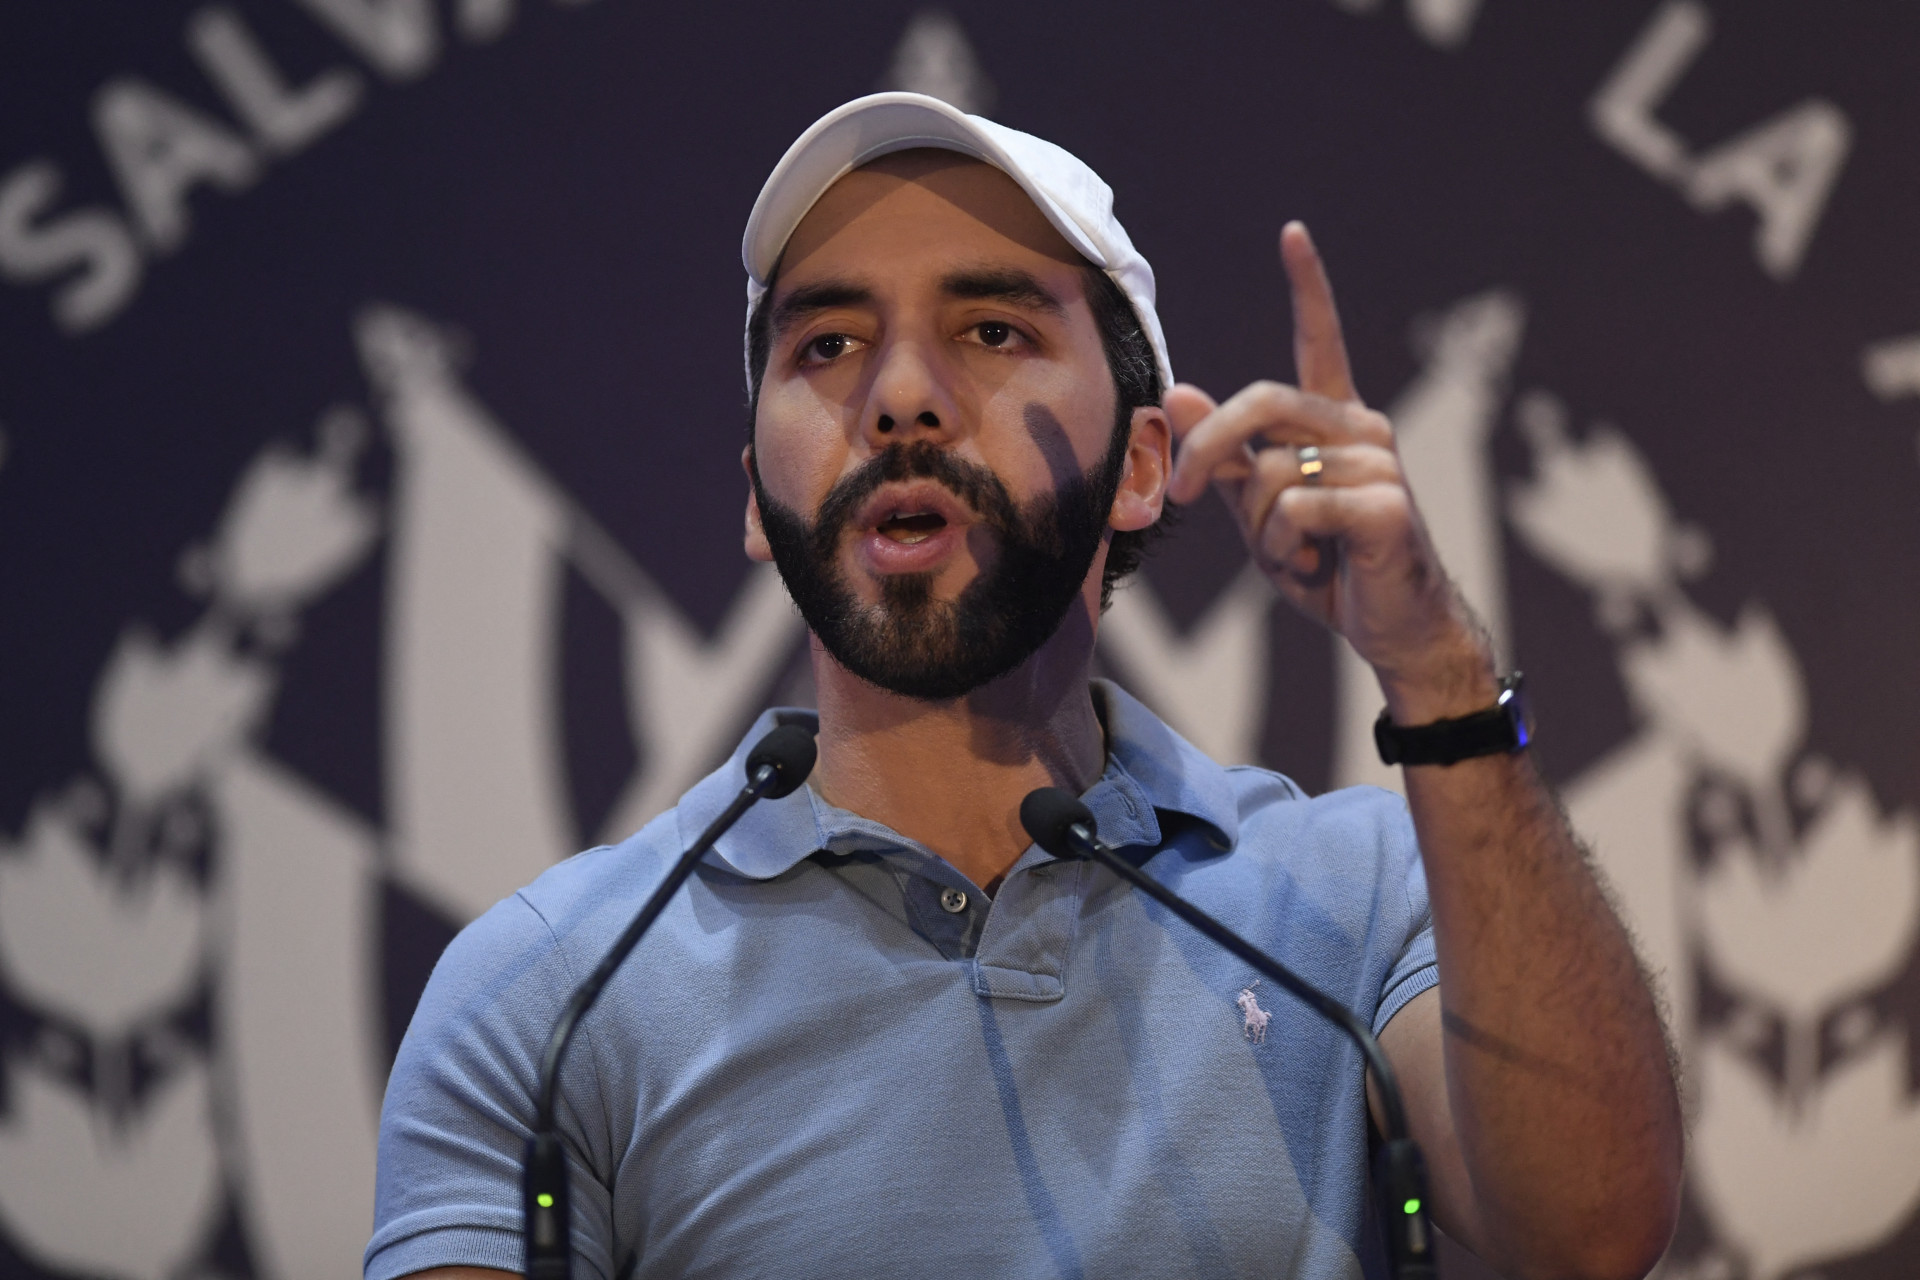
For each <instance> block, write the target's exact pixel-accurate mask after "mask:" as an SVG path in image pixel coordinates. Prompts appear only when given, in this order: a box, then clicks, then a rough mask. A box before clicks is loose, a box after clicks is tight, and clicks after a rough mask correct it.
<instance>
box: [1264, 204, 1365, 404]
mask: <svg viewBox="0 0 1920 1280" xmlns="http://www.w3.org/2000/svg"><path fill="white" fill-rule="evenodd" d="M1280 261H1281V262H1282V263H1284V264H1285V265H1286V268H1287V280H1288V282H1289V283H1290V284H1291V285H1292V286H1293V363H1294V369H1295V371H1296V373H1297V374H1298V376H1299V379H1300V388H1301V390H1303V391H1311V392H1313V393H1314V394H1315V395H1322V396H1325V397H1327V399H1329V400H1358V399H1359V398H1360V396H1359V394H1358V393H1357V392H1356V391H1355V390H1354V386H1353V371H1352V369H1351V368H1350V367H1349V366H1348V364H1347V340H1346V338H1345V337H1344V336H1343V335H1342V334H1341V332H1340V312H1339V310H1338V309H1337V308H1336V307H1335V306H1334V305H1333V285H1332V284H1331V283H1330V282H1329V281H1328V280H1327V268H1326V265H1325V264H1324V263H1322V262H1321V261H1320V251H1319V250H1318V249H1316V248H1315V247H1314V244H1313V237H1312V236H1310V235H1308V234H1307V227H1306V224H1305V223H1303V222H1299V221H1294V222H1289V223H1288V224H1287V225H1286V226H1284V227H1282V228H1281V229H1280Z"/></svg>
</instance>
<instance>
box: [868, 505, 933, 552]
mask: <svg viewBox="0 0 1920 1280" xmlns="http://www.w3.org/2000/svg"><path fill="white" fill-rule="evenodd" d="M946 527H947V518H946V517H945V516H943V515H941V514H940V513H939V512H937V511H901V512H896V513H894V514H893V515H890V516H888V517H887V518H886V519H885V520H882V521H881V522H880V523H879V524H878V525H877V526H875V531H876V532H878V533H879V534H880V535H881V536H882V537H885V538H891V539H892V540H893V541H895V542H899V543H904V544H905V545H907V546H912V545H913V544H914V543H916V542H925V541H926V540H927V539H928V538H931V537H932V536H933V535H934V534H936V533H938V532H940V531H941V530H942V529H944V528H946Z"/></svg>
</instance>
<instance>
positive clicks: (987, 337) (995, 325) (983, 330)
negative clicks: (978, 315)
mask: <svg viewBox="0 0 1920 1280" xmlns="http://www.w3.org/2000/svg"><path fill="white" fill-rule="evenodd" d="M976 331H977V332H978V333H979V334H980V341H981V343H982V344H984V345H985V346H989V347H1004V346H1006V345H1007V343H1009V342H1011V341H1013V339H1014V328H1013V326H1012V325H1010V324H1007V323H1005V322H1004V321H1000V320H988V321H987V322H985V323H984V324H981V325H979V326H977V328H976Z"/></svg>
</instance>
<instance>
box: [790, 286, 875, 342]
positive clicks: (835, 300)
mask: <svg viewBox="0 0 1920 1280" xmlns="http://www.w3.org/2000/svg"><path fill="white" fill-rule="evenodd" d="M872 301H873V290H871V289H869V288H867V287H866V286H865V285H860V284H854V283H853V282H852V281H850V280H822V281H820V282H819V283H817V284H803V285H801V286H799V287H798V288H796V289H795V290H794V291H793V292H792V293H789V294H788V295H787V296H786V297H784V298H782V299H780V301H779V303H778V304H777V305H776V306H775V307H774V309H773V326H772V328H773V334H774V336H775V337H779V336H780V335H781V334H783V333H785V332H786V331H787V330H788V329H791V328H792V327H793V326H794V325H796V324H798V323H800V322H801V321H802V320H805V319H806V318H807V317H808V316H811V315H817V314H819V313H820V312H822V311H831V310H833V309H834V308H835V307H857V306H862V305H865V304H867V303H870V302H872Z"/></svg>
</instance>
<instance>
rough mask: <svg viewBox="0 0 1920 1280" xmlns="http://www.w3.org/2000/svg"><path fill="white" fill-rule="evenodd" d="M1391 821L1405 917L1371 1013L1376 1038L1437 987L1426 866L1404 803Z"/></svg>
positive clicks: (1437, 964) (1384, 896) (1385, 899)
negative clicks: (1409, 1005) (1416, 999)
mask: <svg viewBox="0 0 1920 1280" xmlns="http://www.w3.org/2000/svg"><path fill="white" fill-rule="evenodd" d="M1396 799H1398V797H1396ZM1392 821H1394V823H1395V824H1396V825H1397V827H1398V828H1399V830H1398V831H1397V832H1396V833H1395V838H1394V846H1395V854H1396V861H1397V862H1398V864H1399V865H1398V868H1397V869H1398V871H1399V880H1400V884H1401V885H1402V886H1404V889H1405V905H1404V908H1403V909H1404V911H1405V913H1406V914H1405V916H1404V917H1402V919H1403V920H1404V921H1405V924H1404V926H1403V928H1402V929H1401V931H1400V934H1401V939H1402V941H1401V945H1400V949H1399V954H1398V955H1396V956H1395V957H1394V960H1393V963H1392V964H1391V965H1390V966H1388V968H1387V976H1386V978H1385V979H1384V980H1383V981H1382V982H1381V984H1380V1003H1379V1005H1378V1006H1376V1007H1375V1009H1374V1014H1373V1033H1374V1034H1375V1035H1376V1036H1377V1035H1379V1034H1380V1032H1381V1031H1382V1030H1384V1029H1385V1028H1386V1025H1387V1023H1389V1022H1391V1021H1392V1020H1393V1015H1394V1014H1396V1013H1398V1012H1400V1010H1402V1009H1404V1008H1405V1007H1406V1005H1407V1002H1408V1001H1409V1000H1412V999H1413V998H1414V997H1415V996H1417V995H1419V994H1420V993H1421V992H1423V991H1426V990H1428V989H1429V988H1431V987H1437V986H1439V985H1440V962H1439V956H1438V954H1437V953H1436V952H1435V950H1434V946H1433V909H1432V907H1431V905H1430V904H1429V902H1428V899H1427V873H1426V867H1425V864H1423V863H1422V862H1421V861H1420V845H1419V842H1418V840H1417V839H1416V838H1415V837H1414V832H1413V818H1412V815H1410V814H1409V813H1408V812H1407V806H1406V802H1405V801H1404V800H1401V801H1400V802H1399V803H1398V804H1396V805H1395V806H1394V808H1393V818H1392ZM1383 888H1385V889H1386V890H1387V891H1388V893H1390V892H1391V890H1392V886H1391V885H1388V886H1383ZM1382 901H1383V905H1385V904H1386V903H1391V902H1392V898H1391V897H1389V896H1388V894H1387V893H1383V894H1382ZM1395 905H1398V904H1395Z"/></svg>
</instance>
